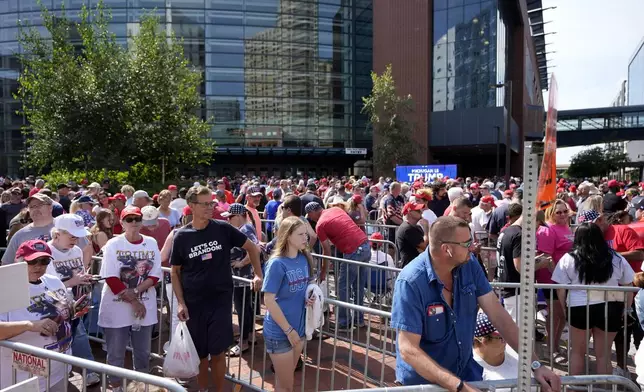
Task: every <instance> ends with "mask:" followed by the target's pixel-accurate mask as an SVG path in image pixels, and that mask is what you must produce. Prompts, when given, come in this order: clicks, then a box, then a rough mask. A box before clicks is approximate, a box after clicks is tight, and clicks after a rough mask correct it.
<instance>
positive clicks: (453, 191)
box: [443, 186, 463, 216]
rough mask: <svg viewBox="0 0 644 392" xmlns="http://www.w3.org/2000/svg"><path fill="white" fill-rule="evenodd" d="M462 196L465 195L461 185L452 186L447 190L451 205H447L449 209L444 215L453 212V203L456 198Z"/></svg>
mask: <svg viewBox="0 0 644 392" xmlns="http://www.w3.org/2000/svg"><path fill="white" fill-rule="evenodd" d="M461 196H463V188H461V187H458V186H456V187H451V188H449V189H448V190H447V198H448V199H449V203H450V204H449V207H447V209H446V210H445V212H444V213H443V216H449V215H450V213H451V212H452V208H453V206H452V203H453V202H454V200H456V199H458V198H460V197H461Z"/></svg>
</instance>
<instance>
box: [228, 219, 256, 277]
mask: <svg viewBox="0 0 644 392" xmlns="http://www.w3.org/2000/svg"><path fill="white" fill-rule="evenodd" d="M239 231H241V232H242V233H243V234H244V235H245V236H246V237H247V238H248V239H249V240H250V242H252V243H254V244H258V243H259V241H258V240H257V235H256V234H255V228H254V227H253V226H252V225H250V224H248V223H247V224H245V225H243V226H242V227H240V228H239ZM247 254H248V252H247V251H246V249H244V248H242V247H234V248H233V249H232V250H231V251H230V262H231V264H232V263H233V262H235V261H239V260H243V259H244V258H245V257H246V255H247ZM232 270H233V274H234V275H235V276H239V277H240V278H245V279H252V278H253V266H252V265H250V264H249V265H245V266H243V267H242V268H233V269H232ZM235 285H236V286H237V284H235Z"/></svg>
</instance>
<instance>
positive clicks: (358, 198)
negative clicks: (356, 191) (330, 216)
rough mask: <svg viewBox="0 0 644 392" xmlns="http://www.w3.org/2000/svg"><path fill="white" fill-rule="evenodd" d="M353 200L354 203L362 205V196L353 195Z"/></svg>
mask: <svg viewBox="0 0 644 392" xmlns="http://www.w3.org/2000/svg"><path fill="white" fill-rule="evenodd" d="M351 198H352V199H353V202H354V203H356V204H360V203H362V196H360V195H353V196H351Z"/></svg>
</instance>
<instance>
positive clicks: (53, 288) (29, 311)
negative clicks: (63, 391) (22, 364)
mask: <svg viewBox="0 0 644 392" xmlns="http://www.w3.org/2000/svg"><path fill="white" fill-rule="evenodd" d="M29 297H30V298H31V301H30V303H31V304H30V305H29V307H28V308H25V309H20V310H14V311H11V312H8V313H2V314H0V321H5V322H8V321H26V320H29V321H39V320H43V319H45V318H50V319H52V320H54V321H57V322H59V328H58V331H57V332H56V334H55V335H54V336H41V335H40V333H39V332H23V333H21V334H20V335H18V336H14V337H13V338H11V339H9V340H10V341H12V342H19V343H24V344H28V345H30V346H35V347H40V348H44V349H47V350H52V351H56V352H59V353H64V354H71V347H72V326H71V323H70V320H71V301H70V299H69V297H68V296H67V289H65V285H64V284H63V282H61V281H60V279H58V278H57V277H55V276H52V275H47V274H45V275H43V276H42V277H41V278H40V284H30V285H29ZM12 362H13V350H9V349H7V348H0V389H3V388H7V387H9V386H10V385H11V373H12V371H13V370H12ZM49 369H50V380H51V381H50V385H51V386H54V385H56V384H57V383H59V382H60V381H62V380H63V379H65V380H67V376H68V373H69V367H68V366H67V365H65V364H64V363H60V362H55V361H51V363H50V367H49ZM28 378H29V374H28V373H26V372H23V371H20V370H19V371H18V372H17V378H16V381H17V382H20V381H24V380H26V379H28ZM39 381H40V390H41V391H44V390H46V388H47V383H46V379H45V378H43V377H40V378H39Z"/></svg>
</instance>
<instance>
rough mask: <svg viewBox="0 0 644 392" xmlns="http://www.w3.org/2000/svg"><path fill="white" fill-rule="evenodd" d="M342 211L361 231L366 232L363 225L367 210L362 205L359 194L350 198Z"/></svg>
mask: <svg viewBox="0 0 644 392" xmlns="http://www.w3.org/2000/svg"><path fill="white" fill-rule="evenodd" d="M344 210H345V211H346V212H347V214H349V216H350V217H351V219H353V221H354V222H355V223H356V225H358V227H360V228H361V229H362V231H365V230H366V227H365V223H366V222H367V217H368V214H369V213H368V212H367V208H366V207H365V206H364V204H363V203H362V196H361V195H359V194H354V195H353V196H351V198H350V199H349V201H347V202H346V208H344Z"/></svg>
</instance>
